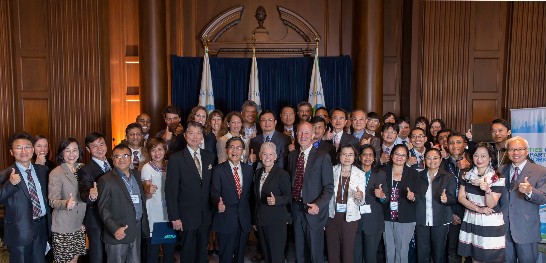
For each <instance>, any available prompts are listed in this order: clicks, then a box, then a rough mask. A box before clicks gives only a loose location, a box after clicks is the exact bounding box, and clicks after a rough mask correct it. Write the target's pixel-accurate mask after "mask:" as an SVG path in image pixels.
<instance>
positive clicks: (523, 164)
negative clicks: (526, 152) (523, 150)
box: [512, 159, 527, 173]
mask: <svg viewBox="0 0 546 263" xmlns="http://www.w3.org/2000/svg"><path fill="white" fill-rule="evenodd" d="M526 164H527V159H525V161H523V162H522V163H521V164H520V165H519V166H515V165H514V164H512V170H514V169H516V167H518V168H519V172H520V173H521V171H523V168H524V167H525V165H526Z"/></svg>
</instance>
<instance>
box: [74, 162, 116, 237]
mask: <svg viewBox="0 0 546 263" xmlns="http://www.w3.org/2000/svg"><path fill="white" fill-rule="evenodd" d="M106 161H107V162H108V164H109V165H110V167H114V166H112V162H111V161H110V160H108V159H107V160H106ZM103 175H104V171H103V170H102V167H101V166H100V165H99V164H98V163H97V162H95V161H94V160H93V159H91V161H89V163H87V164H86V165H84V166H83V167H82V168H81V169H80V170H78V188H79V193H80V200H82V201H83V202H85V203H87V208H86V211H85V219H84V222H85V226H86V227H87V228H102V225H103V224H102V220H101V219H100V217H99V209H98V202H97V200H95V201H91V199H89V190H90V189H91V188H93V183H95V182H98V181H99V178H100V177H101V176H103Z"/></svg>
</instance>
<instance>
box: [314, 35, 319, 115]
mask: <svg viewBox="0 0 546 263" xmlns="http://www.w3.org/2000/svg"><path fill="white" fill-rule="evenodd" d="M318 43H319V39H318V37H316V38H315V57H316V59H317V60H318ZM317 63H318V61H317ZM313 64H314V62H313ZM313 66H314V65H313ZM317 70H318V68H317ZM313 92H314V93H315V94H314V95H315V108H314V109H313V115H315V112H316V111H317V72H315V81H314V83H313Z"/></svg>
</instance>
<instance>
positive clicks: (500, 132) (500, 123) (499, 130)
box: [491, 119, 512, 167]
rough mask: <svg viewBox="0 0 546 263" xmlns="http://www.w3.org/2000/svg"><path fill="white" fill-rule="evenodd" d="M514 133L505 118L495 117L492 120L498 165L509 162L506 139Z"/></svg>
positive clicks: (492, 132)
mask: <svg viewBox="0 0 546 263" xmlns="http://www.w3.org/2000/svg"><path fill="white" fill-rule="evenodd" d="M510 135H512V129H511V125H510V123H509V122H508V121H506V120H503V119H494V120H493V121H491V139H492V140H493V142H494V148H495V153H496V156H495V157H496V158H495V159H496V160H497V164H496V165H497V166H496V167H501V166H502V165H505V164H509V163H510V159H508V154H507V153H506V140H508V138H510Z"/></svg>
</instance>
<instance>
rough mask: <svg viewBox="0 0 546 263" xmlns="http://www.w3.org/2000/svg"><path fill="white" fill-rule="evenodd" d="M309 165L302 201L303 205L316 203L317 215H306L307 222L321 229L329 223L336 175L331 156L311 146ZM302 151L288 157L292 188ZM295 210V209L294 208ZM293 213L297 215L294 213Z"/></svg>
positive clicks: (307, 166)
mask: <svg viewBox="0 0 546 263" xmlns="http://www.w3.org/2000/svg"><path fill="white" fill-rule="evenodd" d="M310 147H312V148H311V151H310V152H309V156H308V157H307V164H306V166H305V171H304V173H303V185H302V189H301V199H302V202H303V204H308V203H314V204H316V205H317V206H318V207H319V213H318V214H317V215H310V214H308V213H305V217H306V218H307V222H308V223H309V226H310V227H311V228H312V229H321V228H324V227H325V226H326V223H327V222H328V206H329V203H330V198H332V195H333V194H334V173H333V167H332V162H331V161H330V155H328V153H326V152H321V151H318V150H317V149H315V147H313V146H310ZM300 152H301V149H296V150H294V151H293V152H291V153H290V155H289V156H288V172H289V173H290V176H291V177H292V178H291V180H292V183H291V185H292V187H294V182H295V180H296V166H297V164H298V157H299V155H300ZM292 208H293V209H294V208H295V207H294V206H292ZM292 213H295V211H293V212H292Z"/></svg>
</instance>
